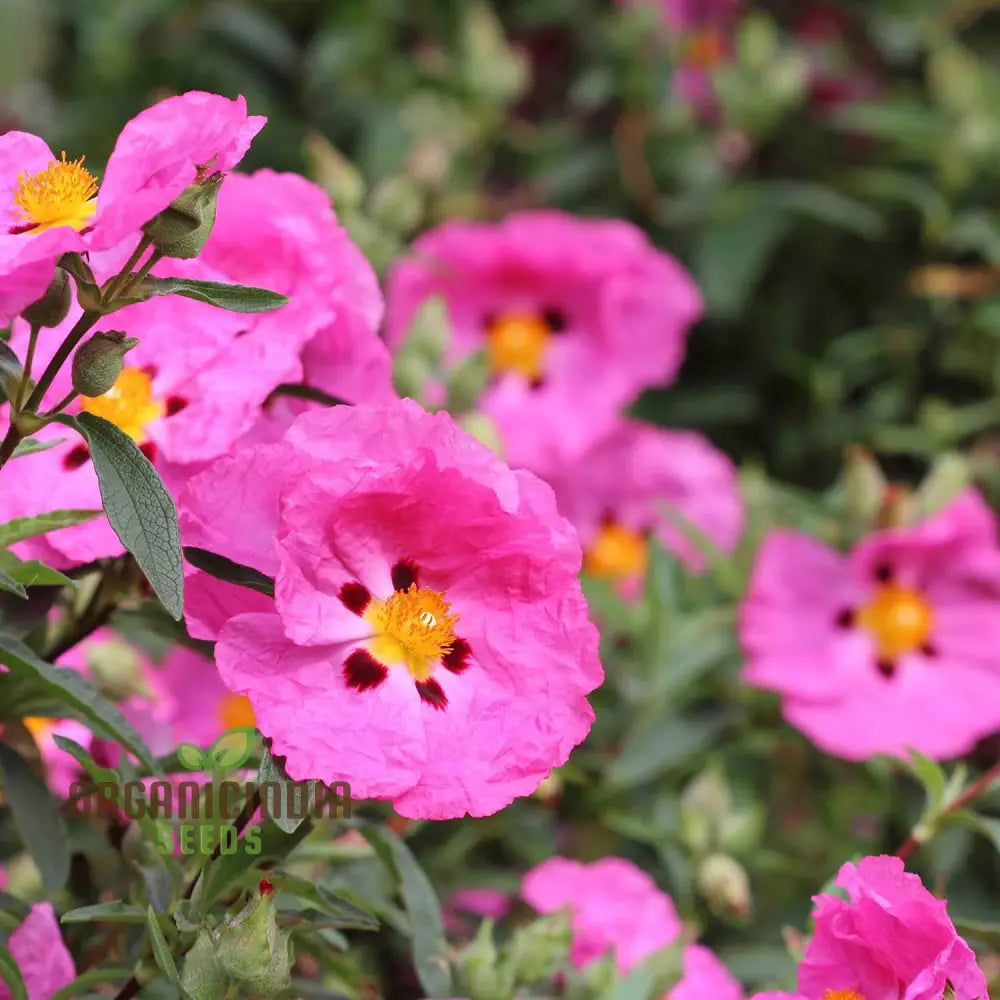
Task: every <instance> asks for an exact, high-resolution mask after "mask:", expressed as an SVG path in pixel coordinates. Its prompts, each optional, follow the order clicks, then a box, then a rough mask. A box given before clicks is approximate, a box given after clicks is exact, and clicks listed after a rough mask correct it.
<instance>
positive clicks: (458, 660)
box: [441, 639, 472, 674]
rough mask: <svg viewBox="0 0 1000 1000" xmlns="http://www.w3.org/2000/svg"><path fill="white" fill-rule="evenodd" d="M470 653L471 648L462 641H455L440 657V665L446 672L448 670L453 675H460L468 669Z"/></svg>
mask: <svg viewBox="0 0 1000 1000" xmlns="http://www.w3.org/2000/svg"><path fill="white" fill-rule="evenodd" d="M471 652H472V647H471V646H470V645H469V644H468V643H467V642H466V641H465V640H464V639H456V640H455V641H454V642H453V643H452V646H451V649H450V650H448V652H447V653H445V654H444V656H442V657H441V663H442V664H443V665H444V668H445V669H446V670H450V671H451V672H452V673H453V674H460V673H461V672H462V671H463V670H465V668H466V667H468V665H469V654H470V653H471Z"/></svg>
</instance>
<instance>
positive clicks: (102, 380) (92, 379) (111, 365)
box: [73, 330, 139, 396]
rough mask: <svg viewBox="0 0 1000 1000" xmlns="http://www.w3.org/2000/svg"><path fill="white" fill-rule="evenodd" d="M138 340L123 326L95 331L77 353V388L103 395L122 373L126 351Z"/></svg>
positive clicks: (93, 394) (75, 386)
mask: <svg viewBox="0 0 1000 1000" xmlns="http://www.w3.org/2000/svg"><path fill="white" fill-rule="evenodd" d="M138 343H139V341H138V340H137V339H136V338H135V337H126V336H125V334H124V333H122V332H121V331H119V330H112V331H111V332H110V333H95V334H94V335H93V337H91V338H90V340H88V341H86V343H83V344H81V345H80V346H79V347H78V348H77V349H76V354H74V355H73V388H74V389H75V390H76V391H77V392H78V393H80V395H81V396H103V395H104V393H106V392H107V391H108V390H109V389H110V388H111V387H112V386H113V385H114V384H115V380H116V379H117V378H118V376H119V375H120V374H121V371H122V368H123V367H124V358H125V355H126V354H127V353H128V352H129V351H131V350H132V348H133V347H135V345H136V344H138Z"/></svg>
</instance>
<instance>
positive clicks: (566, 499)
mask: <svg viewBox="0 0 1000 1000" xmlns="http://www.w3.org/2000/svg"><path fill="white" fill-rule="evenodd" d="M549 482H550V483H551V485H552V487H553V489H554V490H555V491H556V499H557V501H558V504H559V510H560V511H561V512H562V513H563V514H564V515H565V516H566V517H567V518H568V519H569V520H570V522H571V523H572V524H573V526H574V527H575V528H576V530H577V532H578V533H579V535H580V541H581V543H582V544H583V548H584V552H590V553H592V554H593V555H594V556H595V557H599V555H600V547H599V542H600V540H601V538H602V536H603V535H604V534H605V533H606V532H607V529H608V528H609V527H610V529H611V533H612V534H611V536H610V538H611V540H612V541H613V539H614V537H615V533H616V532H619V531H622V530H624V531H625V532H627V533H629V536H634V539H632V540H634V541H636V542H637V543H638V544H642V543H639V541H638V540H639V538H640V536H642V535H643V534H645V533H646V532H650V531H651V532H654V533H655V534H656V536H657V538H658V539H659V541H660V543H661V544H662V545H663V546H664V547H665V548H666V549H668V550H669V551H671V552H674V553H676V554H677V555H678V556H679V557H680V558H681V559H682V560H683V561H684V563H685V564H686V565H687V566H688V567H690V568H691V569H695V570H701V569H704V566H705V560H704V557H703V556H702V555H701V554H700V553H699V551H698V549H697V547H696V546H695V545H694V544H693V543H692V542H691V540H690V539H689V538H688V537H687V536H686V535H685V534H684V532H683V531H682V530H681V529H680V528H679V527H678V526H677V524H676V523H675V522H674V521H673V520H672V519H671V516H670V515H671V513H673V512H676V513H679V514H681V515H682V516H683V517H684V518H686V519H687V520H689V521H690V522H691V523H692V525H694V526H695V527H696V528H698V529H700V530H701V531H702V532H703V533H704V534H705V535H706V536H707V537H708V538H709V539H710V540H711V541H713V542H714V543H715V544H716V545H717V546H718V547H719V548H720V549H722V550H723V551H726V552H729V551H732V549H733V548H734V547H735V545H736V542H737V541H738V540H739V536H740V532H741V531H742V528H743V502H742V499H741V497H740V491H739V484H738V481H737V478H736V470H735V468H734V467H733V464H732V462H731V461H730V460H729V458H728V457H727V456H726V455H725V454H723V453H722V452H721V451H718V450H717V449H716V448H714V447H713V446H712V445H711V443H710V442H709V441H707V440H706V439H705V438H703V437H702V436H701V435H700V434H695V433H693V432H690V431H666V430H662V429H661V428H658V427H653V426H651V425H648V424H643V423H640V422H639V421H635V420H622V421H621V422H620V423H619V424H618V425H617V426H616V428H615V429H614V430H613V431H612V433H611V434H609V435H608V436H607V437H605V438H603V439H601V441H599V442H598V443H597V444H596V445H594V446H593V447H592V448H590V449H588V451H586V452H585V453H584V454H583V456H582V457H581V458H580V459H579V460H578V461H577V462H575V463H573V464H572V465H571V466H568V467H567V468H566V470H565V471H564V473H563V474H562V475H558V476H553V477H551V478H550V480H549ZM607 541H608V539H605V542H606V543H607ZM642 551H643V549H640V550H639V552H640V553H641V552H642ZM614 555H615V553H613V552H612V553H610V555H609V559H610V563H614V562H615V560H614V558H612V557H613V556H614ZM619 555H620V557H621V559H620V563H621V564H620V565H619V566H612V565H610V563H609V565H607V566H604V567H603V569H599V570H598V571H602V572H607V573H609V574H612V575H618V574H619V573H620V575H622V576H627V575H628V571H629V570H630V569H631V568H632V567H631V566H630V563H631V562H634V561H635V559H636V554H635V553H629V552H621V553H619ZM630 556H631V558H630Z"/></svg>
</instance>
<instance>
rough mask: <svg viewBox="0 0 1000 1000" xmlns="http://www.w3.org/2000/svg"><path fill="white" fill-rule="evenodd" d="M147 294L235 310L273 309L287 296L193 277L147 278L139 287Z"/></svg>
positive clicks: (262, 289)
mask: <svg viewBox="0 0 1000 1000" xmlns="http://www.w3.org/2000/svg"><path fill="white" fill-rule="evenodd" d="M137 291H139V292H142V293H147V294H148V295H183V296H184V297H185V298H188V299H196V300H197V301H198V302H207V303H208V304H209V305H210V306H217V307H218V308H219V309H226V310H228V311H229V312H236V313H260V312H270V311H271V310H272V309H278V308H280V307H281V306H283V305H284V304H285V303H286V302H287V301H288V297H287V296H285V295H279V294H278V293H277V292H272V291H269V290H268V289H266V288H254V287H253V286H251V285H227V284H225V283H224V282H221V281H196V280H194V279H193V278H154V277H149V278H146V279H145V280H144V281H143V283H142V285H141V286H140V287H139V289H137Z"/></svg>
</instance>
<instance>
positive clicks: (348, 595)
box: [337, 583, 372, 615]
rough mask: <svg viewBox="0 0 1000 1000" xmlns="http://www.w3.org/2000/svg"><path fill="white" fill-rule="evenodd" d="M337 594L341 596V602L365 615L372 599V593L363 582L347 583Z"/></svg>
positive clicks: (349, 609) (357, 613)
mask: <svg viewBox="0 0 1000 1000" xmlns="http://www.w3.org/2000/svg"><path fill="white" fill-rule="evenodd" d="M337 596H338V597H339V598H340V603H341V604H343V605H344V607H345V608H347V610H348V611H353V612H354V613H355V614H356V615H363V614H364V613H365V608H367V607H368V602H369V601H370V600H371V599H372V595H371V593H370V592H369V590H368V588H367V587H366V586H365V585H364V584H363V583H345V584H344V586H343V587H341V588H340V593H339V594H338V595H337Z"/></svg>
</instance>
